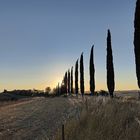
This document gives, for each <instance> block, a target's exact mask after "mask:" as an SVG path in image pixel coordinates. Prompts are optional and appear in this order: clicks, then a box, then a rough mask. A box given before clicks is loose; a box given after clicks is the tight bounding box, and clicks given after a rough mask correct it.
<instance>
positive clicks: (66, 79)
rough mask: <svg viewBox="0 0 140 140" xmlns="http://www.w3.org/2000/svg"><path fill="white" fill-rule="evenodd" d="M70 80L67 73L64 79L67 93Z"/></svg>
mask: <svg viewBox="0 0 140 140" xmlns="http://www.w3.org/2000/svg"><path fill="white" fill-rule="evenodd" d="M67 81H68V78H67V72H66V73H65V77H64V86H65V93H67V92H68V90H67V88H68V82H67Z"/></svg>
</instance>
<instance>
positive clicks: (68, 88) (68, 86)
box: [68, 70, 70, 95]
mask: <svg viewBox="0 0 140 140" xmlns="http://www.w3.org/2000/svg"><path fill="white" fill-rule="evenodd" d="M68 93H69V95H70V70H68Z"/></svg>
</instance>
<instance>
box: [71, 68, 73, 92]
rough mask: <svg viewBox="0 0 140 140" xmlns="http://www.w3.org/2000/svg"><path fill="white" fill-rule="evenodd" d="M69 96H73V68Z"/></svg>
mask: <svg viewBox="0 0 140 140" xmlns="http://www.w3.org/2000/svg"><path fill="white" fill-rule="evenodd" d="M71 94H73V67H72V68H71Z"/></svg>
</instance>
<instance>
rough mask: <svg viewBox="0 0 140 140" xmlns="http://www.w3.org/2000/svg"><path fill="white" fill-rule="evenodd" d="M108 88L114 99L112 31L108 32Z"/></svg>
mask: <svg viewBox="0 0 140 140" xmlns="http://www.w3.org/2000/svg"><path fill="white" fill-rule="evenodd" d="M107 87H108V91H109V93H110V96H111V97H113V92H114V87H115V81H114V67H113V56H112V47H111V33H110V30H108V34H107Z"/></svg>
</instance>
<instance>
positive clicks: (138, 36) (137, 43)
mask: <svg viewBox="0 0 140 140" xmlns="http://www.w3.org/2000/svg"><path fill="white" fill-rule="evenodd" d="M134 28H135V32H134V52H135V64H136V75H137V83H138V86H139V88H140V0H137V2H136V9H135V20H134Z"/></svg>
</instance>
